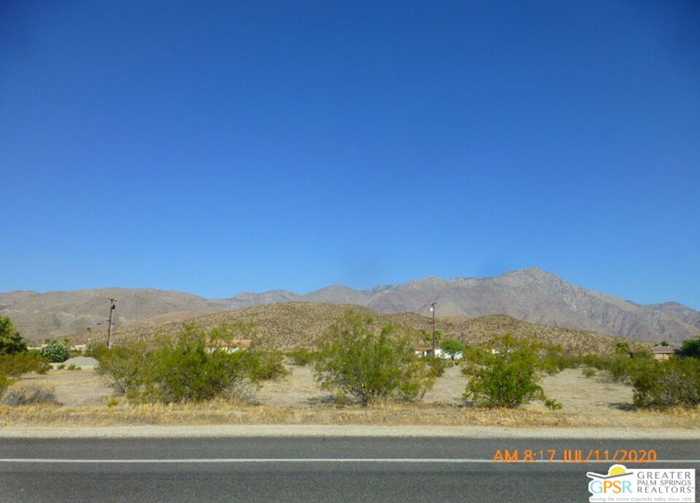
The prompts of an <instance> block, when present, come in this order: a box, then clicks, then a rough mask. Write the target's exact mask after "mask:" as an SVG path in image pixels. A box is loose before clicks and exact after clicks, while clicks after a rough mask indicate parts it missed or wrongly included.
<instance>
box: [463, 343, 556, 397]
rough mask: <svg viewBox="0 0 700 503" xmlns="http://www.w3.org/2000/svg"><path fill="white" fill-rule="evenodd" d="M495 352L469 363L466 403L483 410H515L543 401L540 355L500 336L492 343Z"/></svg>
mask: <svg viewBox="0 0 700 503" xmlns="http://www.w3.org/2000/svg"><path fill="white" fill-rule="evenodd" d="M493 345H494V346H495V348H494V349H496V352H495V353H486V352H484V353H481V354H480V355H479V357H480V361H479V362H478V363H474V362H473V361H472V362H469V363H468V364H467V365H466V366H465V368H464V371H463V372H464V374H465V375H466V376H468V377H469V382H468V383H467V387H466V390H465V392H464V398H465V400H471V401H473V402H475V403H476V404H477V405H480V406H484V407H510V408H512V407H517V406H519V405H521V404H523V403H526V402H529V401H530V400H533V399H535V398H539V399H544V394H543V392H542V388H541V387H540V386H539V384H538V381H539V375H538V368H539V367H540V362H539V356H538V353H537V351H536V350H535V349H534V348H533V346H532V345H531V344H530V343H528V342H527V341H519V340H516V339H513V338H512V337H508V336H506V337H502V338H499V339H497V340H496V341H494V343H493Z"/></svg>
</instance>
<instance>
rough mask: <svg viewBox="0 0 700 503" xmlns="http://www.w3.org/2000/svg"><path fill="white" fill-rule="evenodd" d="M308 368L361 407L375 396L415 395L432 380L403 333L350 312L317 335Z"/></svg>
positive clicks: (410, 396)
mask: <svg viewBox="0 0 700 503" xmlns="http://www.w3.org/2000/svg"><path fill="white" fill-rule="evenodd" d="M314 370H315V372H316V378H317V380H318V381H319V382H320V383H321V385H322V386H323V387H324V388H326V389H332V390H335V391H337V392H339V393H340V395H341V396H342V395H347V396H350V397H352V398H353V399H355V400H357V401H359V402H360V403H361V404H362V405H365V406H366V405H368V404H369V403H371V402H374V401H377V400H387V399H399V400H409V401H410V400H416V399H418V398H420V397H422V396H423V394H424V393H425V391H426V390H427V389H428V388H429V387H430V386H431V385H432V382H433V379H432V377H431V375H430V370H429V368H428V366H427V365H426V363H425V362H424V361H422V360H421V359H420V358H418V357H417V356H416V354H415V352H414V350H413V342H412V341H411V340H410V339H409V338H408V337H406V336H405V335H403V334H400V333H398V332H397V330H396V328H395V327H393V326H392V325H384V326H381V327H380V326H377V323H376V321H375V319H374V318H372V317H370V316H367V315H364V314H361V313H357V312H353V311H350V312H348V313H346V314H345V316H344V317H343V318H341V319H340V320H339V321H338V322H336V323H335V324H333V325H332V326H331V327H329V329H328V330H327V331H326V332H325V333H324V335H323V336H322V340H321V344H320V346H319V354H318V359H317V360H316V363H315V365H314Z"/></svg>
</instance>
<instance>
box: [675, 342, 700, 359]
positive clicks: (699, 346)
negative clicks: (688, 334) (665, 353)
mask: <svg viewBox="0 0 700 503" xmlns="http://www.w3.org/2000/svg"><path fill="white" fill-rule="evenodd" d="M678 354H679V355H680V356H683V357H685V358H700V337H698V338H696V339H688V340H685V341H683V344H682V345H681V349H680V351H679V352H678Z"/></svg>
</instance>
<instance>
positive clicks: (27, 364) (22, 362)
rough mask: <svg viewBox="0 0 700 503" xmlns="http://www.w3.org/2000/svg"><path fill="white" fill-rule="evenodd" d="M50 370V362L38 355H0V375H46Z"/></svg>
mask: <svg viewBox="0 0 700 503" xmlns="http://www.w3.org/2000/svg"><path fill="white" fill-rule="evenodd" d="M50 368H51V365H49V362H48V361H47V360H46V359H45V358H43V357H42V356H40V355H38V354H36V353H28V352H25V353H14V354H5V355H0V374H4V375H6V376H11V377H19V376H21V375H22V374H27V373H29V372H37V373H39V374H45V373H46V372H47V371H48V370H49V369H50Z"/></svg>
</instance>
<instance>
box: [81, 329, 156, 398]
mask: <svg viewBox="0 0 700 503" xmlns="http://www.w3.org/2000/svg"><path fill="white" fill-rule="evenodd" d="M93 355H94V356H93V357H94V358H96V359H97V361H99V362H100V366H99V367H98V369H97V370H98V372H100V373H104V374H109V375H110V376H111V377H112V379H113V381H114V386H115V387H116V388H117V390H118V391H119V392H121V393H127V394H132V395H135V394H138V391H139V387H140V386H141V384H142V383H143V378H144V375H143V374H144V372H145V371H146V367H147V355H146V345H145V344H144V343H140V342H131V343H127V344H123V345H119V346H114V347H112V348H111V349H107V346H106V345H105V346H104V347H103V348H101V349H100V350H99V351H98V352H95V353H93Z"/></svg>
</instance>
